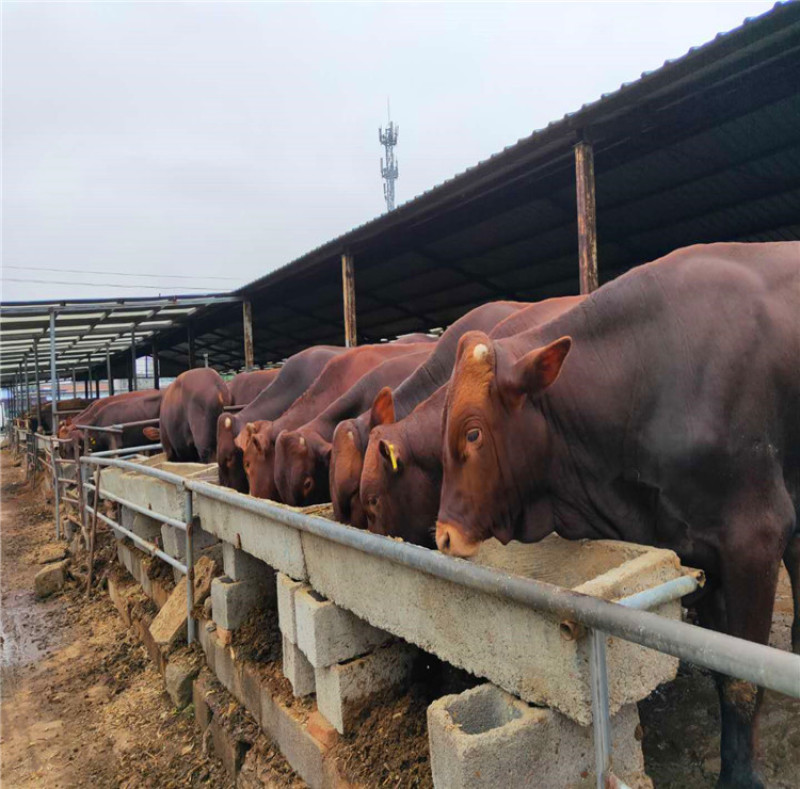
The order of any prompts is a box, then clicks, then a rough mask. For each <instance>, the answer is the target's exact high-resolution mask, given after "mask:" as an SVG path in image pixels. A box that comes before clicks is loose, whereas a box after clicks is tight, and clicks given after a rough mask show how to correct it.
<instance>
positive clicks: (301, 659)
mask: <svg viewBox="0 0 800 789" xmlns="http://www.w3.org/2000/svg"><path fill="white" fill-rule="evenodd" d="M283 676H284V677H286V679H288V680H289V682H291V683H292V692H293V693H294V695H295V696H297V697H298V698H299V697H301V696H308V695H309V694H311V693H314V692H315V690H316V683H315V680H314V667H313V666H312V665H311V664H310V663H309V662H308V658H307V657H306V656H305V655H304V654H303V653H302V652H301V651H300V648H299V647H298V646H297V645H296V644H293V643H292V642H291V641H290V640H289V639H288V638H287V637H286V635H285V634H284V635H283Z"/></svg>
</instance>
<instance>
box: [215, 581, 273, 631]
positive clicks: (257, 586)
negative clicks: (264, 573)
mask: <svg viewBox="0 0 800 789" xmlns="http://www.w3.org/2000/svg"><path fill="white" fill-rule="evenodd" d="M273 590H274V585H273V584H268V583H267V584H265V583H259V582H258V581H254V580H247V581H234V580H233V579H232V578H230V577H228V576H227V575H222V576H220V577H219V578H215V579H214V580H213V581H212V582H211V611H212V616H213V617H214V622H215V624H216V625H217V627H218V628H221V629H223V630H227V631H232V630H236V629H237V628H238V627H240V626H241V625H242V623H243V622H244V620H245V619H247V617H248V616H249V614H250V612H251V611H252V610H253V609H255V608H262V607H264V606H266V605H268V604H269V603H270V601H272V600H274V594H275V593H274V591H273Z"/></svg>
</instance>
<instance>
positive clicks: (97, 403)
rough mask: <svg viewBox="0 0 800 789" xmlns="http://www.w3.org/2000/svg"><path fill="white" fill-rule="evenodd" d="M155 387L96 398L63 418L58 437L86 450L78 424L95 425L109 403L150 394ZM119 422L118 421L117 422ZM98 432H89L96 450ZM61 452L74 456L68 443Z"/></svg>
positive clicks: (64, 454) (82, 433)
mask: <svg viewBox="0 0 800 789" xmlns="http://www.w3.org/2000/svg"><path fill="white" fill-rule="evenodd" d="M155 391H156V390H155V389H145V390H142V391H135V392H122V393H121V394H118V395H111V396H110V397H103V398H101V399H99V400H94V401H93V402H92V403H91V405H89V407H88V408H85V409H84V410H83V411H81V412H80V413H78V414H75V415H73V416H72V417H68V418H67V419H65V420H62V421H61V422H60V423H59V425H58V434H57V435H58V438H60V439H62V440H65V439H66V440H70V441H72V442H73V443H74V442H77V444H78V447H79V450H80V451H81V452H83V451H84V449H85V447H84V431H83V430H82V429H80V428H78V427H77V425H95V424H97V422H96V419H97V416H98V414H99V413H100V412H101V411H102V410H104V409H105V408H107V407H108V406H109V405H111V404H113V403H119V402H122V401H125V400H133V399H135V398H137V397H143V396H145V395H148V394H150V393H151V392H155ZM117 424H118V423H117ZM97 436H98V434H97V433H91V432H90V433H89V437H90V447H92V448H94V449H95V451H99V450H98V449H97ZM91 439H94V441H95V444H94V446H93V445H92V443H91ZM102 443H103V444H104V445H105V444H106V443H107V442H106V441H104V442H102ZM60 451H61V454H62V455H63V456H65V457H67V456H69V457H71V456H72V452H73V450H72V448H71V447H68V446H66V445H62V446H61V450H60Z"/></svg>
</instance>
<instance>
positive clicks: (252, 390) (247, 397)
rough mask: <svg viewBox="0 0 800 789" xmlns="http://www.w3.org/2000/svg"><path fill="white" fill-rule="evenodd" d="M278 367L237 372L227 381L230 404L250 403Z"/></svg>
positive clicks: (269, 380)
mask: <svg viewBox="0 0 800 789" xmlns="http://www.w3.org/2000/svg"><path fill="white" fill-rule="evenodd" d="M280 371H281V369H280V367H275V368H274V369H272V370H252V371H251V372H245V373H239V374H238V375H234V376H233V378H232V379H231V380H230V381H228V389H230V392H231V405H247V404H248V403H252V402H253V400H255V399H256V397H258V395H260V394H261V392H263V391H264V390H265V389H266V388H267V387H268V386H269V385H270V384H271V383H272V382H273V381H274V380H275V379H276V378H277V377H278V373H279V372H280Z"/></svg>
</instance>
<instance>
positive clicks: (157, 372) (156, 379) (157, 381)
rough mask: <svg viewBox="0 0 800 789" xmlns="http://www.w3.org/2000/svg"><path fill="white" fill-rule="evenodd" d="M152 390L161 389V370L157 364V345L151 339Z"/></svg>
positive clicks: (154, 340) (154, 339)
mask: <svg viewBox="0 0 800 789" xmlns="http://www.w3.org/2000/svg"><path fill="white" fill-rule="evenodd" d="M153 388H154V389H160V388H161V369H160V365H159V362H158V343H157V342H156V338H155V337H153Z"/></svg>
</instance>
